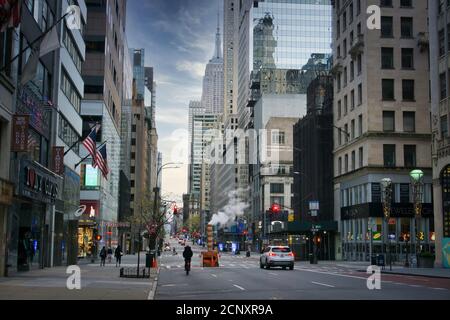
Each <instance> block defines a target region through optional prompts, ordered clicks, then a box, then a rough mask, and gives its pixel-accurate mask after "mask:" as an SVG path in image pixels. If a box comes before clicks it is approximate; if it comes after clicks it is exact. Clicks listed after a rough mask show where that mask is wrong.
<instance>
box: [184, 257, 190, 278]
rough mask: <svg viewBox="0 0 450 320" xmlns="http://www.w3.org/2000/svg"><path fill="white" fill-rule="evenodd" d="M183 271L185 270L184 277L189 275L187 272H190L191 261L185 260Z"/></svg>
mask: <svg viewBox="0 0 450 320" xmlns="http://www.w3.org/2000/svg"><path fill="white" fill-rule="evenodd" d="M184 270H186V275H187V276H188V275H189V271H191V260H190V259H186V260H185V263H184Z"/></svg>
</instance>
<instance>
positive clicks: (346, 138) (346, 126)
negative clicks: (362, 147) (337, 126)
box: [344, 124, 348, 143]
mask: <svg viewBox="0 0 450 320" xmlns="http://www.w3.org/2000/svg"><path fill="white" fill-rule="evenodd" d="M344 136H345V143H347V142H348V124H346V125H345V126H344Z"/></svg>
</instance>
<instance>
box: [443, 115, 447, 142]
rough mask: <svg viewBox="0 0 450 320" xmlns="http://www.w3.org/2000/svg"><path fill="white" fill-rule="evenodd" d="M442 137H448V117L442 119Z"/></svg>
mask: <svg viewBox="0 0 450 320" xmlns="http://www.w3.org/2000/svg"><path fill="white" fill-rule="evenodd" d="M441 137H442V138H447V137H448V123H447V115H445V116H442V117H441Z"/></svg>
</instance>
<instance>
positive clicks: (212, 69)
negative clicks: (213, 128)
mask: <svg viewBox="0 0 450 320" xmlns="http://www.w3.org/2000/svg"><path fill="white" fill-rule="evenodd" d="M215 43H216V45H215V50H214V56H213V57H212V59H211V60H209V62H208V64H207V65H206V69H205V76H204V77H203V91H202V99H201V103H202V107H203V108H204V109H205V111H206V112H207V113H214V114H218V113H222V112H223V89H224V87H223V58H222V45H221V43H222V39H221V36H220V26H219V17H217V31H216V42H215Z"/></svg>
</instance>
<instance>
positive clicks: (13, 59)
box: [0, 11, 74, 73]
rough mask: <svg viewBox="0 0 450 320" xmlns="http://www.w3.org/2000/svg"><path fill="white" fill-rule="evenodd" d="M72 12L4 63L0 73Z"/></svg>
mask: <svg viewBox="0 0 450 320" xmlns="http://www.w3.org/2000/svg"><path fill="white" fill-rule="evenodd" d="M73 13H74V12H73V11H69V12H66V14H65V15H63V16H62V17H61V18H60V19H59V20H58V21H56V22H55V23H54V24H53V25H52V26H51V27H50V28H48V30H46V31H45V32H44V33H42V34H41V35H40V36H39V37H37V38H36V39H35V40H34V41H33V42H31V43H30V44H29V45H28V46H27V47H26V48H25V49H23V50H22V51H21V52H20V53H19V54H17V55H16V56H15V57H14V58H12V59H11V60H10V61H9V62H8V63H5V65H4V66H3V67H1V68H0V73H1V72H3V71H5V70H6V69H7V68H9V67H10V66H11V64H12V63H13V62H14V61H16V60H17V58H19V57H20V56H21V55H22V54H24V53H25V52H26V51H27V50H28V49H30V48H32V47H33V45H34V44H36V43H37V42H38V41H39V40H41V39H42V38H44V37H45V36H46V35H47V34H48V33H49V32H50V31H51V30H52V29H53V28H54V27H55V26H56V25H57V24H59V23H60V22H61V21H62V20H63V19H65V18H66V17H67V16H68V15H69V14H73Z"/></svg>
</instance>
